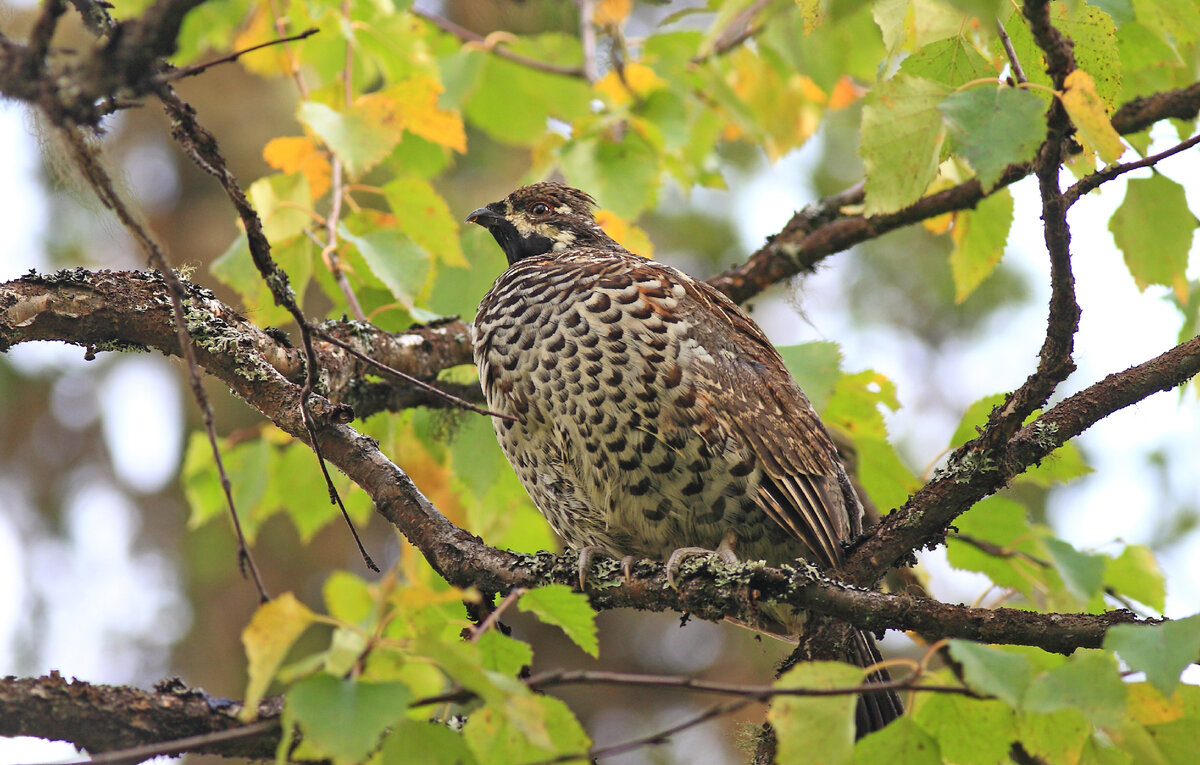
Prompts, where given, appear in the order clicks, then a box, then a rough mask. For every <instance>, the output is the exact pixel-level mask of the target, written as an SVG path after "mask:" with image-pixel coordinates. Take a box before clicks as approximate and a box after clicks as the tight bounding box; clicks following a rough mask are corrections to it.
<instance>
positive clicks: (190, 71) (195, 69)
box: [159, 27, 321, 82]
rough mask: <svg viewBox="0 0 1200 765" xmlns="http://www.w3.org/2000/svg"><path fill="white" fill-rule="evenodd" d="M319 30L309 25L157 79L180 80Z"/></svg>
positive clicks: (309, 35) (308, 35) (313, 33)
mask: <svg viewBox="0 0 1200 765" xmlns="http://www.w3.org/2000/svg"><path fill="white" fill-rule="evenodd" d="M320 31H321V30H319V29H317V28H316V27H311V28H309V29H306V30H304V31H303V32H301V33H300V34H297V35H291V36H289V37H280V38H278V39H275V40H268V41H267V42H264V43H259V44H258V45H251V46H250V47H249V48H243V49H242V50H239V51H237V52H235V53H230V54H229V55H228V56H221V57H220V58H217V59H213V60H212V61H206V62H205V63H203V64H192V65H191V66H185V67H183V68H181V69H175V70H173V71H170V72H165V73H163V74H161V75H159V79H160V80H161V81H162V82H175V81H176V80H182V79H183V78H185V77H191V76H193V75H197V74H200V73H201V72H203V71H206V70H208V69H211V68H212V67H214V66H217V65H218V64H228V63H231V62H234V61H237V60H238V59H239V58H241V57H242V56H244V55H246V54H247V53H253V52H254V51H256V50H261V49H262V48H269V47H271V46H272V45H283V44H284V43H288V42H294V41H296V40H303V39H304V38H306V37H312V36H313V35H315V34H316V33H317V32H320Z"/></svg>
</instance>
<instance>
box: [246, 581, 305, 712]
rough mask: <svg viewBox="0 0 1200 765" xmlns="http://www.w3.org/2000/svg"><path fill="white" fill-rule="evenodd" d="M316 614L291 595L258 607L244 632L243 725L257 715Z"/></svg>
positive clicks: (281, 596)
mask: <svg viewBox="0 0 1200 765" xmlns="http://www.w3.org/2000/svg"><path fill="white" fill-rule="evenodd" d="M313 618H314V614H313V612H312V611H310V610H309V609H308V607H307V606H305V605H304V604H303V603H301V602H300V601H298V600H296V596H295V595H293V594H292V593H290V592H285V593H283V594H282V595H280V596H279V597H277V598H275V599H274V600H270V601H267V602H266V603H263V604H262V605H261V606H259V607H258V610H257V611H255V612H254V616H252V617H250V623H249V624H247V625H246V628H245V629H243V630H242V645H243V646H244V647H245V649H246V661H247V667H246V674H247V675H248V676H249V680H248V681H247V683H246V696H245V700H244V702H243V703H244V706H243V708H242V712H241V715H239V716H240V717H241V719H242V721H243V722H245V721H249V720H253V719H254V718H255V717H257V716H258V702H260V701H262V698H263V696H265V695H266V693H267V688H268V687H269V686H270V685H271V680H273V679H274V677H275V672H276V671H277V670H278V669H279V665H280V664H281V663H283V659H284V657H285V656H287V652H288V651H290V650H291V648H292V645H293V644H294V643H295V642H296V640H297V639H299V637H300V636H301V635H302V634H304V631H305V630H306V629H308V626H309V625H310V624H312V622H313Z"/></svg>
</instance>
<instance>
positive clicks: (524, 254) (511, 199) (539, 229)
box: [467, 181, 618, 265]
mask: <svg viewBox="0 0 1200 765" xmlns="http://www.w3.org/2000/svg"><path fill="white" fill-rule="evenodd" d="M595 204H596V202H595V200H593V199H592V198H591V197H590V196H588V195H587V194H585V193H583V192H582V191H580V190H579V189H573V188H571V187H570V186H564V185H563V184H561V183H553V182H550V181H546V182H543V183H535V184H533V185H532V186H522V187H521V188H519V189H517V190H516V191H514V192H513V193H511V194H509V195H508V196H507V197H505V198H504V199H501V200H500V201H499V202H492V203H491V204H490V205H486V206H484V207H480V208H479V209H478V210H475V211H474V212H472V213H471V214H470V215H468V216H467V222H468V223H478V224H479V225H480V226H483V227H484V228H486V229H487V230H488V231H490V232H491V233H492V236H494V237H495V238H496V242H497V243H498V244H499V245H500V247H501V249H503V250H504V254H505V256H507V257H508V263H509V265H512V264H513V263H516V262H517V261H518V260H524V259H525V258H530V257H535V256H538V255H546V254H548V253H551V252H560V251H562V250H565V249H567V248H568V247H600V248H609V247H616V246H618V245H617V243H616V242H614V241H613V240H612V239H611V238H610V237H609V236H608V234H605V233H604V229H602V228H600V224H598V223H596V219H595V217H594V216H593V215H592V207H594V206H595Z"/></svg>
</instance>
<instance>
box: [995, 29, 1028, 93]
mask: <svg viewBox="0 0 1200 765" xmlns="http://www.w3.org/2000/svg"><path fill="white" fill-rule="evenodd" d="M996 33H997V34H998V35H999V36H1000V42H1001V44H1003V45H1004V52H1005V53H1006V54H1008V63H1009V66H1011V67H1012V73H1013V79H1015V80H1016V81H1017V82H1019V83H1025V82H1029V80H1028V79H1027V78H1026V77H1025V70H1024V69H1022V68H1021V60H1020V59H1018V58H1017V51H1016V49H1015V48H1013V44H1012V39H1011V38H1010V37H1009V36H1008V30H1006V29H1005V28H1004V25H1003V24H1002V23H1000V19H999V18H997V19H996Z"/></svg>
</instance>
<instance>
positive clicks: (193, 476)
mask: <svg viewBox="0 0 1200 765" xmlns="http://www.w3.org/2000/svg"><path fill="white" fill-rule="evenodd" d="M270 448H271V447H270V445H269V444H267V442H266V441H263V440H262V439H259V438H256V439H253V440H250V441H243V442H242V443H240V444H238V445H237V446H234V447H232V448H231V447H228V446H223V447H222V448H221V462H222V464H223V465H224V466H225V475H226V476H228V478H229V481H230V484H231V486H230V488H231V490H232V493H233V504H234V507H235V508H237V511H238V512H239V513H240V514H242V519H243V521H244V520H246V517H247V516H248V515H250V514H251V512H252V510H253V508H254V507H255V506H256V505H257V504H258V501H259V499H261V498H262V496H263V493H264V492H265V491H266V489H267V484H268V472H267V464H268V462H269V461H270V459H271V452H270ZM183 481H184V493H185V494H186V495H187V499H188V505H190V506H191V509H192V513H191V516H190V517H189V518H188V526H189V527H190V528H193V529H195V528H199V527H200V526H202V525H204V524H205V523H207V522H208V521H210V520H212V519H213V518H216V517H218V516H221V515H228V513H229V505H228V504H227V502H226V499H225V492H224V491H223V490H222V489H221V482H220V477H219V476H218V475H217V467H216V463H215V462H213V456H212V447H211V446H210V445H209V442H208V438H207V437H206V436H205V435H204V434H203V433H198V432H197V433H193V434H192V435H191V437H190V438H189V439H188V448H187V455H186V456H185V457H184V462H183ZM257 529H258V527H257V525H252V524H245V527H244V530H245V532H246V536H247V538H248V539H250V540H251V541H253V539H254V532H255V531H257Z"/></svg>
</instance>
